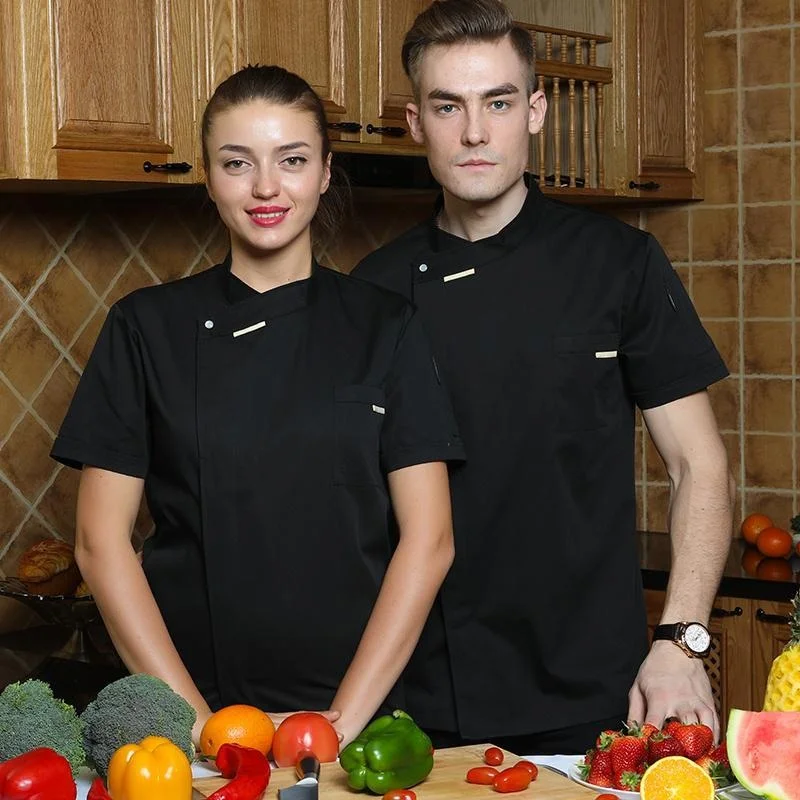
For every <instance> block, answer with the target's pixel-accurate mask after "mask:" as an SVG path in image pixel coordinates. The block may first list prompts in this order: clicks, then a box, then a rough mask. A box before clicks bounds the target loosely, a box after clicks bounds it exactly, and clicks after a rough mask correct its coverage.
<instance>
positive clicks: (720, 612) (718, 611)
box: [711, 606, 744, 618]
mask: <svg viewBox="0 0 800 800" xmlns="http://www.w3.org/2000/svg"><path fill="white" fill-rule="evenodd" d="M742 614H744V611H743V609H742V607H741V606H736V607H735V608H732V609H731V610H730V611H729V610H728V609H727V608H716V607H715V608H712V609H711V616H712V617H717V618H719V617H741V616H742Z"/></svg>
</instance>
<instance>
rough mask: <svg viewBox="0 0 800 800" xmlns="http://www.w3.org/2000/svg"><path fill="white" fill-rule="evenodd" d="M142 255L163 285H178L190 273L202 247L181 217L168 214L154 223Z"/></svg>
mask: <svg viewBox="0 0 800 800" xmlns="http://www.w3.org/2000/svg"><path fill="white" fill-rule="evenodd" d="M139 252H140V253H141V254H142V260H143V261H144V262H145V263H146V264H147V265H148V266H149V267H150V269H151V270H152V271H153V273H154V274H155V275H156V277H158V279H159V280H160V281H174V280H177V279H178V278H182V277H183V276H184V275H187V274H188V273H189V270H190V269H191V267H192V264H194V262H195V261H196V259H197V257H198V255H199V254H200V247H199V245H198V244H197V242H196V241H195V239H194V237H193V236H192V235H191V234H190V233H189V231H188V230H187V229H186V227H185V226H184V225H183V223H181V222H180V220H179V219H178V216H177V214H175V213H166V214H165V216H163V217H162V216H159V218H158V219H156V221H155V222H154V223H153V225H152V227H151V228H150V230H149V231H148V232H147V235H146V236H145V238H144V241H143V242H142V244H141V245H140V247H139Z"/></svg>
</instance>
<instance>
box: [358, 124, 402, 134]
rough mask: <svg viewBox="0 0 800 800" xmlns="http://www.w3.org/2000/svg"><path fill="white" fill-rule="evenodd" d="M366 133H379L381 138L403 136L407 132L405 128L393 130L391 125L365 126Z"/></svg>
mask: <svg viewBox="0 0 800 800" xmlns="http://www.w3.org/2000/svg"><path fill="white" fill-rule="evenodd" d="M367 133H380V134H381V135H383V136H405V135H406V134H407V133H408V131H407V130H406V129H405V128H393V127H392V126H391V125H389V126H386V125H383V126H381V125H373V124H372V123H371V122H370V123H369V124H368V125H367Z"/></svg>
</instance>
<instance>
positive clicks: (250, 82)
mask: <svg viewBox="0 0 800 800" xmlns="http://www.w3.org/2000/svg"><path fill="white" fill-rule="evenodd" d="M255 100H264V101H265V102H267V103H274V104H276V105H281V106H292V107H294V108H297V109H299V110H301V111H305V112H307V113H309V114H311V116H312V117H313V118H314V123H315V124H316V127H317V130H318V131H319V134H320V136H321V138H322V160H323V161H324V160H325V159H326V158H327V157H328V155H329V154H330V152H331V143H330V139H329V138H328V118H327V116H326V115H325V108H324V107H323V105H322V101H321V100H320V99H319V96H318V95H317V93H316V92H315V91H314V90H313V89H312V88H311V87H310V86H309V85H308V83H307V82H306V81H305V80H303V78H301V77H300V76H299V75H295V73H293V72H289V70H287V69H284V68H283V67H278V66H260V65H258V64H256V65H248V66H246V67H243V68H242V69H240V70H239V71H238V72H234V73H233V75H231V76H230V77H229V78H226V79H225V80H224V81H222V83H220V84H219V86H217V88H216V89H215V90H214V94H213V95H211V99H210V100H209V101H208V104H207V105H206V108H205V111H204V112H203V121H202V124H201V126H200V136H201V140H202V145H203V166H204V167H205V170H206V175H208V172H209V166H210V159H209V154H208V136H209V133H210V132H211V127H212V126H213V124H214V118H215V117H216V116H217V115H218V114H221V113H223V112H224V111H227V110H228V109H230V108H234V107H235V106H240V105H243V104H245V103H252V102H253V101H255ZM349 203H350V192H349V184H348V181H347V176H346V175H345V174H344V172H343V171H342V170H339V169H337V168H335V167H333V168H331V183H330V186H329V187H328V191H327V192H325V194H323V195H322V196H321V197H320V199H319V206H318V207H317V213H316V214H315V215H314V220H313V221H312V223H311V239H312V242H313V243H314V246H315V248H320V247H324V246H325V245H326V244H327V243H328V241H329V240H330V239H331V238H332V237H333V236H334V235H335V234H336V232H337V231H338V230H339V227H340V226H341V223H342V220H343V218H344V216H345V214H346V212H347V210H348V208H349Z"/></svg>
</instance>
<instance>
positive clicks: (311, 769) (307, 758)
mask: <svg viewBox="0 0 800 800" xmlns="http://www.w3.org/2000/svg"><path fill="white" fill-rule="evenodd" d="M295 772H296V773H297V777H298V778H299V779H300V780H303V778H313V779H314V780H315V781H318V780H319V759H318V758H317V757H316V756H315V755H314V754H313V753H312V752H311V751H310V750H304V751H303V752H302V753H300V754H299V755H298V756H297V765H296V767H295Z"/></svg>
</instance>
